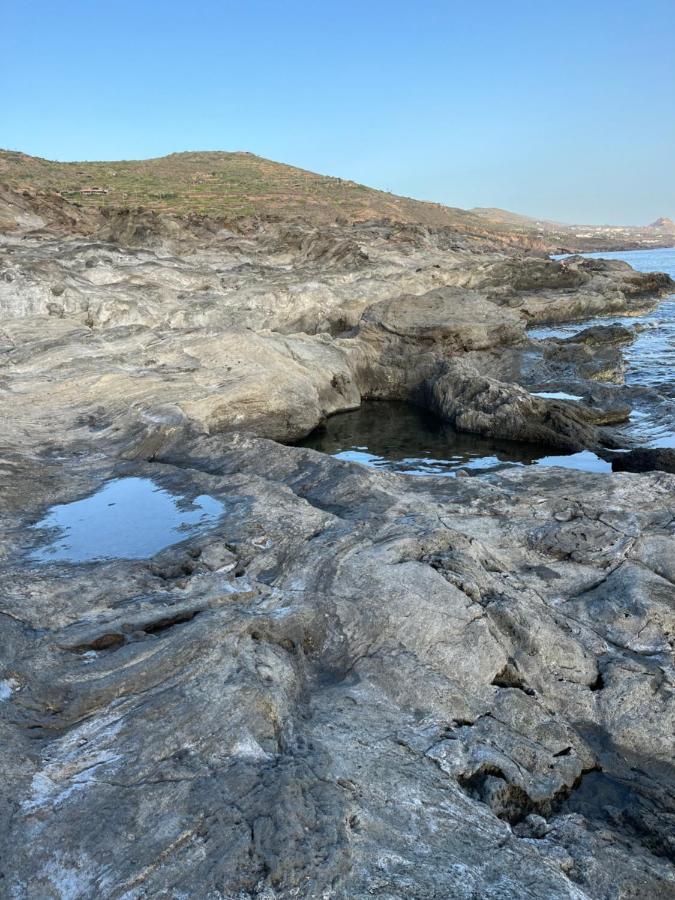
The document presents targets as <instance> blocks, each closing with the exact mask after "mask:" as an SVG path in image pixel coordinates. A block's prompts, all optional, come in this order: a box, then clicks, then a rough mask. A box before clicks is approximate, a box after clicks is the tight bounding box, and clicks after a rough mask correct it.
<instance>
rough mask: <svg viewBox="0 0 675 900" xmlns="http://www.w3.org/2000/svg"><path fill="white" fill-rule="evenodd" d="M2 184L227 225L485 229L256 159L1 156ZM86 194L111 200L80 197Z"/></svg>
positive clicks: (437, 208) (462, 215) (456, 213)
mask: <svg viewBox="0 0 675 900" xmlns="http://www.w3.org/2000/svg"><path fill="white" fill-rule="evenodd" d="M0 181H2V182H4V183H6V184H9V185H10V186H11V187H13V188H18V189H25V188H28V189H31V190H35V189H37V190H52V191H59V192H64V195H65V196H67V197H68V199H70V200H74V201H75V202H77V203H81V204H82V205H86V206H93V207H96V206H115V207H120V206H143V207H146V208H150V209H156V210H161V211H164V212H172V213H179V214H184V213H191V212H195V213H205V214H207V215H210V216H216V217H223V218H239V217H242V216H251V215H260V214H262V215H280V216H283V217H294V216H302V217H303V218H309V219H313V220H316V221H319V222H320V221H332V220H334V219H335V218H336V217H344V218H345V219H347V220H348V221H359V220H366V219H377V218H383V217H389V218H391V219H393V220H397V221H405V222H419V223H422V224H428V225H457V224H466V225H472V224H473V225H476V226H479V225H480V220H478V219H477V218H476V217H474V216H473V215H471V214H469V213H467V212H465V211H464V210H460V209H453V208H451V207H447V206H442V205H441V204H437V203H424V202H421V201H418V200H411V199H408V198H406V197H397V196H396V195H394V194H389V193H386V192H384V191H377V190H374V189H372V188H367V187H365V186H363V185H361V184H356V183H355V182H353V181H345V180H343V179H341V178H332V177H330V176H325V175H317V174H315V173H314V172H307V171H305V170H304V169H297V168H294V167H293V166H287V165H283V164H282V163H276V162H271V161H270V160H267V159H262V158H261V157H259V156H254V155H253V154H251V153H225V152H205V153H172V154H171V155H170V156H164V157H160V158H158V159H146V160H136V161H128V160H123V161H119V162H66V163H63V162H52V161H50V160H46V159H40V158H38V157H33V156H27V155H26V154H23V153H18V152H13V151H0ZM87 188H103V189H105V190H106V191H107V193H106V194H101V195H91V196H87V195H81V194H79V193H78V192H79V191H81V190H82V189H87ZM483 227H484V226H483Z"/></svg>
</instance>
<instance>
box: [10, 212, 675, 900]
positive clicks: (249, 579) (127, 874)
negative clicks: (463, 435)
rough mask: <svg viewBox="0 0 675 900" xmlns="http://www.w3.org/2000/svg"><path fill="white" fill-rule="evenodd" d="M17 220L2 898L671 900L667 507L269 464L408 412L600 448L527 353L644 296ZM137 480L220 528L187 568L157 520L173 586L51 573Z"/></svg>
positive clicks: (559, 488) (376, 255) (566, 484)
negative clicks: (74, 521) (69, 527)
mask: <svg viewBox="0 0 675 900" xmlns="http://www.w3.org/2000/svg"><path fill="white" fill-rule="evenodd" d="M25 199H26V205H25V206H21V207H20V209H19V212H18V213H17V214H16V215H17V216H19V218H21V217H23V219H22V220H21V221H22V223H23V224H21V222H19V225H18V226H17V228H14V230H12V231H11V232H9V231H8V232H7V233H6V234H5V235H4V236H3V237H2V241H1V243H0V304H2V310H3V324H2V335H0V351H1V353H0V367H1V368H0V386H1V387H2V391H0V414H1V415H2V417H3V425H4V428H3V432H2V438H1V441H2V451H3V452H2V471H3V475H4V476H5V477H4V478H3V479H2V480H1V481H0V508H1V509H2V515H1V516H0V536H1V538H2V540H1V541H0V548H1V549H0V569H1V570H2V571H1V573H0V574H1V576H2V583H3V592H2V595H1V596H0V634H1V637H2V640H0V737H1V738H2V741H3V747H4V750H5V752H4V753H3V754H2V755H1V757H0V774H1V775H2V778H3V785H4V795H3V798H2V800H1V801H0V802H1V803H2V808H3V811H4V812H5V815H3V816H2V817H0V849H1V851H2V859H3V872H2V875H3V878H2V884H3V891H4V893H6V894H7V896H11V897H14V898H17V900H19V898H26V900H27V898H32V897H54V898H57V897H58V898H66V897H79V898H94V897H122V896H124V897H128V898H140V897H142V896H147V897H155V896H156V897H162V896H165V897H179V896H184V895H185V896H188V895H189V896H199V897H213V898H215V897H228V898H229V897H232V898H235V897H236V898H238V900H245V898H253V897H269V898H276V900H285V898H289V900H290V898H293V897H296V898H297V897H307V898H327V897H334V898H348V897H367V896H372V895H375V894H377V895H380V896H387V897H392V898H393V897H415V898H417V897H419V898H422V897H433V896H436V897H438V896H443V897H457V898H459V897H468V896H476V897H478V896H480V897H485V898H495V900H496V898H498V897H499V898H514V900H516V898H518V900H521V898H532V900H535V898H536V900H539V898H542V897H546V898H555V900H558V898H559V900H562V898H565V900H579V898H580V897H582V896H584V897H591V898H594V900H596V898H597V900H611V898H615V897H616V896H619V895H622V896H623V895H625V896H629V895H630V896H634V897H639V898H644V900H647V898H651V897H657V896H658V897H660V896H667V895H668V892H669V891H671V890H672V887H673V884H674V881H673V871H672V867H670V866H669V865H668V863H667V861H666V858H665V854H666V853H667V852H668V851H669V849H670V848H671V837H672V823H673V818H672V817H673V814H674V810H673V802H672V797H673V790H674V785H675V779H674V777H673V772H672V760H671V758H670V757H671V755H672V754H671V746H670V736H671V733H672V717H673V703H672V691H671V686H672V676H671V670H670V669H669V668H668V665H669V663H668V659H667V653H668V650H669V638H670V636H671V635H672V603H673V597H672V590H673V588H672V582H673V578H675V574H674V572H673V566H672V564H671V560H672V559H673V558H674V557H675V555H674V554H673V552H672V549H673V542H675V531H674V525H673V516H672V510H673V508H675V479H673V477H672V476H671V475H668V474H666V473H664V472H658V473H653V474H648V475H630V474H625V475H622V476H620V477H619V476H614V475H599V474H590V473H581V472H574V471H571V470H565V471H564V472H563V471H562V470H557V469H546V470H545V469H540V468H538V467H531V468H529V469H525V468H523V469H522V470H513V471H510V472H507V473H502V474H496V475H495V474H493V475H491V476H489V477H487V478H456V479H450V478H436V477H430V478H419V479H414V478H409V477H399V476H394V475H391V474H387V473H384V472H378V471H376V470H374V469H368V468H365V467H363V466H360V465H357V464H352V463H349V462H346V461H344V460H339V459H333V458H330V457H327V456H324V455H322V454H319V453H316V452H314V451H311V450H308V449H304V448H300V447H289V446H284V445H283V444H281V443H277V442H276V441H277V440H284V441H290V440H295V439H297V438H298V437H300V436H301V435H303V434H305V433H306V432H307V431H309V430H310V429H312V428H314V427H315V425H317V424H318V423H319V422H321V421H322V420H323V419H324V418H325V417H326V416H328V415H330V414H332V413H334V412H337V411H339V410H345V409H351V408H354V407H357V406H358V405H359V403H360V402H361V399H362V397H368V396H385V397H390V398H391V397H400V398H402V399H407V400H410V399H416V400H418V401H419V402H424V403H426V404H427V406H428V407H430V408H431V409H433V410H435V411H436V412H438V413H439V414H441V415H444V416H445V417H446V418H448V419H449V420H451V421H452V422H453V423H454V424H455V425H456V426H457V427H460V428H463V429H464V430H466V431H476V432H478V433H482V434H494V435H499V436H508V437H517V438H519V439H528V440H537V441H540V442H544V443H547V444H553V445H555V446H559V447H565V448H567V449H577V448H579V449H580V448H582V447H583V448H586V447H596V446H598V445H599V444H600V443H601V442H602V441H603V440H605V439H606V437H605V436H604V435H603V433H602V432H601V431H600V429H599V425H598V423H599V422H601V421H607V420H608V417H609V418H610V419H612V420H613V421H614V420H615V419H616V416H617V415H618V413H611V412H610V413H607V412H605V408H606V409H608V410H611V409H612V408H613V407H616V406H617V405H618V404H617V403H614V402H613V401H612V402H610V400H611V399H612V398H615V394H611V397H610V400H607V402H606V403H605V399H606V398H605V394H603V403H602V409H599V408H593V409H590V408H587V407H586V406H585V405H584V404H580V403H573V402H565V401H556V400H549V399H544V398H538V397H533V396H532V395H531V394H530V393H529V392H528V391H526V390H525V389H524V388H523V387H520V386H519V384H517V383H516V382H517V381H518V380H519V379H521V378H523V379H524V373H525V372H528V373H529V375H530V376H531V380H532V382H534V381H536V380H540V381H541V380H543V377H540V376H541V373H542V371H543V370H544V369H545V367H546V366H548V365H549V363H547V362H546V361H543V362H542V359H541V356H542V354H541V352H540V353H539V356H537V355H536V352H535V349H533V348H534V342H532V341H528V340H527V338H526V337H524V335H523V326H524V324H525V323H526V321H527V320H528V319H529V318H532V317H533V315H535V314H537V315H538V314H539V313H537V312H536V311H537V310H539V311H540V313H541V314H542V315H543V314H544V312H545V313H546V315H553V316H555V315H560V316H562V317H563V318H564V317H565V316H567V315H569V314H571V312H572V311H573V310H576V311H578V310H589V311H593V312H594V311H596V310H597V309H598V308H603V309H608V308H609V307H612V306H613V305H614V304H616V305H617V307H619V308H622V309H628V308H629V306H631V303H629V302H628V299H627V295H626V294H625V293H624V291H623V285H624V284H625V283H626V281H627V279H629V278H631V277H633V276H632V275H631V270H630V269H627V268H626V267H625V266H621V265H615V264H609V263H606V264H605V263H595V262H594V263H592V264H591V263H589V264H588V265H587V264H586V262H581V261H572V262H569V263H567V264H566V265H560V264H552V263H549V262H547V261H543V260H541V259H538V260H536V259H535V260H530V259H526V258H523V257H520V256H517V255H516V254H515V253H506V252H505V251H504V245H503V243H502V244H499V243H496V242H495V241H494V240H492V239H490V240H487V239H484V238H482V237H480V236H477V235H465V234H461V233H458V232H456V231H453V230H442V229H436V230H435V229H430V228H422V227H413V226H398V225H395V224H392V223H384V222H380V223H364V224H361V225H355V226H354V227H347V226H344V225H335V226H331V227H326V228H320V229H314V230H313V229H310V228H309V227H308V226H307V225H305V224H303V223H295V224H294V225H293V227H290V226H288V225H287V224H284V223H279V222H265V221H259V222H256V223H254V224H253V225H252V226H251V228H250V229H248V230H245V229H243V228H242V229H240V230H237V231H234V230H232V229H229V230H225V229H223V228H222V223H219V224H217V223H212V222H208V221H204V220H203V219H200V218H194V219H191V220H189V221H188V220H178V219H172V220H171V221H170V222H166V221H164V219H163V218H159V219H157V218H155V217H154V216H153V215H149V214H146V213H145V212H138V211H133V210H129V211H115V212H112V213H110V214H108V215H107V218H105V221H97V224H96V227H95V229H94V230H95V231H98V233H97V234H90V233H85V231H86V229H85V226H84V225H82V227H81V228H79V226H78V224H77V222H75V223H74V224H72V223H71V224H70V225H68V224H58V223H54V224H53V225H50V224H49V222H48V219H44V222H45V225H44V227H43V228H42V230H41V231H40V233H37V234H32V233H31V228H32V225H34V224H35V222H34V220H33V219H31V218H30V217H31V216H32V215H37V213H36V212H35V209H36V208H37V207H34V206H32V205H31V204H33V203H34V200H33V199H30V198H25ZM44 208H45V207H44V206H40V207H39V209H40V210H43V211H44ZM17 209H18V207H17ZM12 215H14V213H13V214H12ZM26 217H28V218H26ZM31 223H32V224H31ZM15 224H16V223H15ZM19 226H20V227H19ZM78 228H79V231H78ZM20 236H21V237H20ZM19 237H20V239H19ZM130 245H133V246H130ZM366 257H367V258H366ZM649 283H650V284H652V286H654V287H655V289H658V290H660V289H661V288H660V287H659V284H658V283H656V282H649ZM645 284H647V283H646V282H645ZM54 289H56V292H57V293H58V298H56V296H55V292H54ZM589 298H590V299H589ZM640 302H646V301H645V300H644V298H643V299H642V300H641V301H640ZM55 303H58V307H56V306H54V304H55ZM533 311H535V312H533ZM608 343H609V344H611V342H607V341H601V342H600V343H599V344H598V343H597V342H596V343H593V342H592V341H590V340H586V341H584V342H582V344H581V345H580V346H583V347H586V348H587V349H588V351H589V353H591V349H589V348H592V349H593V352H594V348H596V346H597V347H605V346H606V345H608ZM528 367H530V368H528ZM546 372H547V373H550V370H546ZM509 373H511V374H512V377H511V379H510V380H509V377H507V376H508V375H509ZM582 387H583V391H582V392H583V394H584V396H587V395H588V394H589V390H590V388H589V385H588V384H584V385H582ZM598 390H599V387H598ZM616 390H618V389H615V391H616ZM124 479H137V480H140V481H141V482H143V483H144V484H146V486H147V481H148V480H150V481H151V482H152V484H151V485H150V487H149V489H150V492H151V495H152V496H155V494H157V496H159V497H162V498H164V501H165V502H166V503H167V504H168V505H169V506H168V508H171V507H172V506H173V507H175V508H176V509H178V510H180V511H181V512H182V513H186V512H190V511H191V512H192V513H193V514H194V513H195V511H196V510H199V509H201V508H205V507H203V504H204V503H209V504H211V507H210V508H216V509H217V510H218V513H217V515H216V514H214V515H212V516H210V517H207V518H205V519H201V520H199V521H196V522H194V523H193V526H190V527H185V528H181V529H180V530H175V529H174V530H171V529H170V528H169V525H170V522H169V519H170V516H169V515H168V513H167V515H166V516H160V517H159V519H160V520H161V521H159V522H157V521H148V520H145V521H141V522H140V524H139V522H138V521H137V518H136V515H137V513H138V512H139V508H140V507H143V504H141V503H139V502H138V500H137V502H136V504H135V506H134V505H133V504H132V509H131V512H128V513H127V514H126V518H125V524H128V528H126V529H125V537H128V536H129V535H134V534H135V535H140V536H141V537H143V538H145V537H146V536H147V534H146V532H147V531H148V530H152V529H153V528H155V527H156V526H158V525H161V526H162V527H165V526H166V528H167V530H168V537H167V540H168V544H167V545H166V546H164V545H162V549H160V550H159V552H157V553H155V554H154V556H153V555H151V556H147V555H145V556H144V555H143V554H144V553H146V554H147V553H149V552H150V551H147V550H145V551H143V552H141V551H140V550H137V551H136V552H137V554H138V557H139V558H121V557H115V556H112V557H111V558H103V559H101V558H94V559H91V560H90V561H86V562H80V563H74V562H68V561H65V560H63V559H61V558H59V556H58V555H52V556H49V555H48V554H46V552H45V555H44V556H40V555H39V554H38V550H42V551H46V545H47V544H49V542H50V541H53V540H54V539H56V540H57V541H60V542H66V543H67V541H68V540H69V539H72V532H71V533H70V535H69V534H68V532H65V533H58V532H56V531H55V530H54V529H46V530H45V529H44V528H42V527H36V526H40V523H41V522H43V523H44V521H43V520H44V516H45V514H46V513H47V512H48V511H49V510H53V508H54V505H57V506H58V507H59V508H61V507H63V505H67V504H70V503H72V502H74V501H82V500H86V499H87V498H94V499H95V498H96V497H98V498H99V503H100V502H101V500H100V498H101V494H100V490H101V488H102V486H104V485H107V484H108V483H109V482H110V481H115V482H117V481H119V480H124ZM136 483H137V482H134V481H132V482H131V485H132V486H133V484H136ZM129 484H130V482H129V481H127V482H126V485H127V487H129ZM158 492H159V493H158ZM94 505H96V504H95V503H94ZM77 508H78V509H80V510H81V508H82V507H80V506H78V507H77ZM97 509H98V512H97V519H96V521H95V522H93V523H91V527H90V530H91V533H90V534H88V535H87V538H88V541H89V543H90V544H92V545H93V544H94V543H95V541H96V537H97V534H96V529H97V528H98V527H100V524H101V521H103V522H105V520H106V517H107V516H110V515H114V514H115V513H116V512H117V513H119V510H117V511H116V510H115V509H111V508H109V507H107V506H100V507H97ZM53 521H54V520H53V519H48V520H47V524H49V522H53ZM90 549H91V547H90ZM93 555H94V556H95V555H96V554H93ZM131 555H132V556H133V553H132V554H131ZM41 559H45V560H46V561H41ZM600 776H602V777H600ZM0 893H2V891H0Z"/></svg>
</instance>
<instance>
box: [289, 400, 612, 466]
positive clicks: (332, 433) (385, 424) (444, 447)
mask: <svg viewBox="0 0 675 900" xmlns="http://www.w3.org/2000/svg"><path fill="white" fill-rule="evenodd" d="M301 446H304V447H311V448H313V449H314V450H320V451H321V452H322V453H328V454H330V455H331V456H335V457H337V458H338V459H347V460H351V461H353V462H359V463H363V464H365V465H368V466H374V467H375V468H379V469H386V470H388V471H391V472H399V473H401V474H405V475H450V476H453V475H456V474H457V472H458V471H459V470H461V469H464V470H467V471H471V472H490V471H497V470H499V469H506V468H511V467H514V466H529V465H542V466H564V467H567V468H572V469H583V470H585V471H591V472H609V471H611V465H610V463H608V462H606V461H605V460H603V459H600V458H599V457H597V456H596V455H595V454H594V453H591V452H590V451H583V452H582V453H569V454H565V453H561V451H560V450H557V449H550V448H549V449H547V448H545V447H541V446H540V445H538V444H528V443H524V442H522V443H521V442H519V441H503V440H502V441H500V440H492V439H489V438H482V437H479V436H478V435H472V434H460V433H459V432H457V431H455V430H454V429H453V428H451V427H450V426H449V425H448V424H447V423H445V422H443V421H441V420H440V419H438V418H436V417H435V416H433V415H431V414H430V413H427V412H425V411H424V410H422V409H418V408H417V407H414V406H408V405H407V404H405V403H397V402H392V401H383V400H379V401H368V402H365V403H363V404H362V405H361V407H360V408H359V409H357V410H354V411H353V412H347V413H340V414H338V415H336V416H332V417H331V418H330V419H328V421H327V422H326V423H325V425H323V426H321V427H320V428H317V429H316V430H315V431H314V432H312V434H310V435H309V437H307V438H305V439H304V440H303V441H302V442H301Z"/></svg>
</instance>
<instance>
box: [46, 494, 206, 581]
mask: <svg viewBox="0 0 675 900" xmlns="http://www.w3.org/2000/svg"><path fill="white" fill-rule="evenodd" d="M223 509H224V507H223V504H222V503H221V502H220V501H219V500H216V499H214V498H213V497H209V496H208V495H206V494H204V495H202V496H200V497H196V498H195V499H194V500H192V501H190V500H187V499H185V498H184V497H181V496H179V495H176V494H172V493H170V492H169V491H167V490H164V489H163V488H160V487H158V486H157V485H156V484H155V482H154V481H152V480H151V479H149V478H117V479H115V480H114V481H109V482H108V483H107V484H105V485H104V486H103V487H102V488H101V489H100V490H99V491H97V492H96V493H95V494H92V495H91V496H90V497H85V498H84V499H83V500H75V501H74V502H73V503H64V504H59V505H56V506H52V507H51V509H50V510H49V511H48V512H47V514H46V515H45V516H44V518H42V519H41V520H40V521H39V522H37V523H36V524H35V525H32V526H31V527H32V528H33V529H35V530H36V531H38V532H43V533H44V537H45V539H48V543H45V544H43V545H41V546H39V547H37V548H35V549H34V550H33V551H31V553H30V554H29V559H32V560H34V561H36V562H71V563H82V562H93V561H94V560H105V559H147V558H149V557H151V556H154V555H155V554H156V553H158V552H159V551H160V550H164V549H165V548H166V547H170V546H171V545H172V544H177V543H179V542H180V541H184V540H185V539H186V538H187V537H190V536H191V535H193V534H195V533H197V532H199V531H202V530H204V529H206V528H209V527H211V526H212V525H214V524H215V523H216V522H217V520H218V519H219V517H220V516H221V515H222V512H223Z"/></svg>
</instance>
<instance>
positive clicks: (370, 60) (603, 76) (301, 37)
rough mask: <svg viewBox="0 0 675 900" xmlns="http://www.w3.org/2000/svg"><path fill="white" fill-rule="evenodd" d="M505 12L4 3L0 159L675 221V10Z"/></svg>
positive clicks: (126, 1)
mask: <svg viewBox="0 0 675 900" xmlns="http://www.w3.org/2000/svg"><path fill="white" fill-rule="evenodd" d="M507 6H509V5H507ZM510 6H511V7H515V8H510V9H508V8H505V5H503V4H498V3H496V2H493V0H491V2H484V3H482V4H480V6H479V7H475V8H473V9H466V8H464V7H463V6H462V5H460V4H455V3H440V2H431V3H425V4H421V5H418V6H417V7H415V8H414V9H412V8H410V6H409V5H408V4H403V3H386V4H385V3H382V2H374V3H372V4H369V5H368V6H367V8H362V7H361V6H360V5H358V4H355V3H353V2H345V3H341V4H340V5H339V6H337V5H335V6H330V5H325V6H323V7H321V8H319V9H314V8H313V7H312V6H311V5H310V4H307V3H303V2H297V0H296V2H290V3H288V4H285V5H284V6H283V8H281V7H279V6H278V5H277V4H274V3H272V2H263V0H256V2H252V3H250V4H247V5H246V8H245V9H244V8H241V7H240V6H238V5H234V4H232V5H229V4H226V3H225V4H223V3H216V2H215V0H195V2H193V3H192V4H190V5H189V7H186V6H185V5H184V4H179V3H177V2H175V0H169V2H166V3H163V4H162V5H159V4H153V3H148V4H145V5H143V6H142V7H139V6H138V5H136V4H133V3H131V2H130V0H121V2H120V3H119V4H118V5H117V6H116V7H115V14H114V15H113V14H110V13H109V12H106V10H105V9H104V8H92V7H91V5H90V4H87V3H85V2H83V0H77V2H66V3H64V4H59V5H58V6H55V5H53V4H49V3H47V2H44V0H38V2H36V3H33V4H31V5H30V7H23V8H20V7H19V5H18V4H13V5H11V7H9V8H8V9H7V10H6V12H5V21H6V35H7V36H8V38H9V41H8V43H9V46H8V47H7V49H6V51H5V52H4V53H3V56H2V59H1V60H0V78H1V80H2V86H3V95H4V98H5V103H4V110H3V111H4V115H3V119H2V122H1V123H0V145H2V146H5V147H8V148H11V149H15V150H18V151H21V152H24V153H28V154H30V155H33V156H40V157H43V158H47V159H57V160H61V161H85V160H111V161H119V160H121V159H144V158H152V157H157V156H164V155H167V154H169V153H172V152H182V151H197V150H199V149H200V148H204V147H207V148H212V149H218V150H235V149H239V150H244V151H248V152H251V153H255V154H256V155H258V156H262V157H265V158H267V159H272V160H276V161H278V162H283V163H287V164H289V165H294V166H298V167H299V168H303V169H309V170H311V171H314V172H319V173H321V174H326V175H333V176H338V177H342V178H345V179H351V180H353V181H357V182H360V183H363V184H366V185H368V186H370V187H375V188H379V189H382V190H386V191H391V192H393V193H395V194H401V195H404V196H409V197H414V198H416V199H420V200H428V201H431V202H438V203H444V204H446V205H448V206H457V207H462V208H465V209H470V208H472V207H497V208H501V209H506V210H509V211H512V212H517V213H520V214H522V215H527V216H533V217H535V218H541V219H550V220H554V221H559V222H567V223H572V224H588V225H594V224H595V225H603V224H607V225H612V224H616V225H646V224H649V223H650V222H652V221H654V220H655V219H657V218H658V217H660V216H671V217H675V184H674V183H673V179H672V176H671V172H672V161H673V158H674V156H675V115H673V113H674V112H675V109H674V107H675V63H674V61H673V56H672V52H671V44H672V36H673V34H674V33H675V4H673V3H672V2H670V0H667V2H666V0H651V2H649V0H648V2H646V3H645V4H644V5H643V6H642V7H641V8H640V10H639V12H636V10H635V7H634V5H632V4H629V3H625V2H609V0H599V2H597V3H595V4H593V6H592V8H588V7H587V6H586V5H585V4H583V3H581V2H578V0H573V2H570V3H568V4H566V5H565V8H564V9H552V8H551V9H547V8H544V9H542V8H541V4H536V3H533V2H521V3H518V4H511V5H510Z"/></svg>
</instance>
